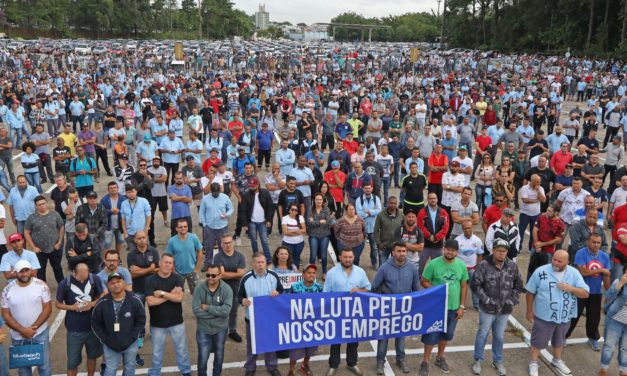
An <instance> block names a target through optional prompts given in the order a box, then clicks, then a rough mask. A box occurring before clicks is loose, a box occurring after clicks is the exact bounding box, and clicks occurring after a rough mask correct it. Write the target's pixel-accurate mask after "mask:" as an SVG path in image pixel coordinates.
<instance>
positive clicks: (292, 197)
mask: <svg viewBox="0 0 627 376" xmlns="http://www.w3.org/2000/svg"><path fill="white" fill-rule="evenodd" d="M304 202H305V200H304V199H303V193H302V192H301V191H299V190H298V189H295V190H294V192H288V191H287V189H284V190H282V191H281V193H279V202H278V204H279V205H280V206H282V207H283V215H287V208H288V207H289V206H290V205H291V204H296V205H298V207H299V208H300V205H301V204H303V203H304Z"/></svg>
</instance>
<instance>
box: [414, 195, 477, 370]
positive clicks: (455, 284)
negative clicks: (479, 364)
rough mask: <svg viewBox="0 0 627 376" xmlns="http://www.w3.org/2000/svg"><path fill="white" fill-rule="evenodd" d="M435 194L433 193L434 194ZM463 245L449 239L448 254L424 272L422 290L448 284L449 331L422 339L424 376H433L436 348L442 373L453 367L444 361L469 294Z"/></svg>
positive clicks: (447, 320) (447, 325) (432, 333)
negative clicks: (431, 363)
mask: <svg viewBox="0 0 627 376" xmlns="http://www.w3.org/2000/svg"><path fill="white" fill-rule="evenodd" d="M430 195H431V194H430ZM458 250H459V244H458V243H457V240H455V239H449V240H447V241H446V243H444V252H443V255H442V256H440V257H436V258H434V259H433V260H431V261H430V262H429V263H428V264H427V266H426V267H425V270H424V272H423V273H422V279H421V281H422V287H424V288H431V287H433V286H438V285H443V284H447V285H448V311H447V317H446V322H447V324H446V328H447V330H446V332H431V333H428V334H424V335H423V336H422V339H421V341H422V343H423V344H424V345H425V351H424V359H423V361H422V363H421V364H420V373H419V375H420V376H429V359H430V358H431V351H433V347H434V346H435V345H436V344H437V345H438V354H437V356H436V357H435V365H436V366H438V367H440V368H441V369H442V372H444V373H449V372H450V371H449V366H448V363H447V362H446V359H444V350H445V349H446V344H447V343H448V342H449V341H451V340H452V339H453V335H454V334H455V327H456V326H457V321H458V320H460V319H461V318H462V317H463V316H464V313H465V312H466V306H465V305H464V304H465V302H466V293H467V288H468V270H467V269H466V265H465V264H464V263H463V262H462V261H461V260H459V259H457V251H458Z"/></svg>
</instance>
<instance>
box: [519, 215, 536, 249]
mask: <svg viewBox="0 0 627 376" xmlns="http://www.w3.org/2000/svg"><path fill="white" fill-rule="evenodd" d="M537 220H538V215H527V214H524V213H520V217H519V221H520V222H518V233H519V234H520V249H519V251H522V247H523V244H524V241H525V230H526V229H527V226H529V233H530V234H531V233H532V232H533V227H534V226H535V225H536V221H537ZM531 248H533V236H529V250H531Z"/></svg>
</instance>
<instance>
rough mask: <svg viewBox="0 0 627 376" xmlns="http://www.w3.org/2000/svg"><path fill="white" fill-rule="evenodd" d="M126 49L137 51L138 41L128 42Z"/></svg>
mask: <svg viewBox="0 0 627 376" xmlns="http://www.w3.org/2000/svg"><path fill="white" fill-rule="evenodd" d="M126 49H127V50H129V51H135V50H136V49H137V42H127V43H126Z"/></svg>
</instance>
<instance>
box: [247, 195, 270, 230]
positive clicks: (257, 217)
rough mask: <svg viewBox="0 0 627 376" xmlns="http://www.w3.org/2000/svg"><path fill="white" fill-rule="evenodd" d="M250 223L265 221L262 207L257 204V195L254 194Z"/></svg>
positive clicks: (259, 203)
mask: <svg viewBox="0 0 627 376" xmlns="http://www.w3.org/2000/svg"><path fill="white" fill-rule="evenodd" d="M250 221H251V222H255V223H263V222H265V221H266V216H265V211H264V210H263V206H261V202H259V193H255V200H254V204H253V214H252V216H251V218H250Z"/></svg>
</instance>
